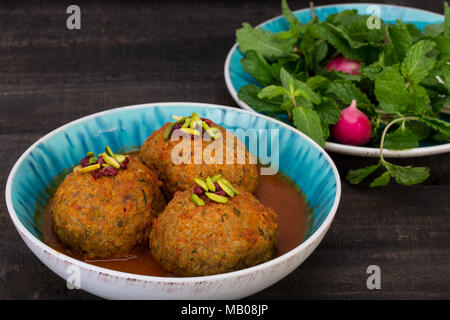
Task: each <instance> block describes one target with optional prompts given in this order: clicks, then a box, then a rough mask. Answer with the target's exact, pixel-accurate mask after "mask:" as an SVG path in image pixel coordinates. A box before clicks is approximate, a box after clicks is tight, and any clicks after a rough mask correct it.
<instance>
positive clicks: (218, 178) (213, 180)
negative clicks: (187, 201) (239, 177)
mask: <svg viewBox="0 0 450 320" xmlns="http://www.w3.org/2000/svg"><path fill="white" fill-rule="evenodd" d="M194 181H195V183H196V184H197V185H196V186H195V187H194V189H193V194H192V195H191V200H192V202H194V203H195V204H197V203H198V201H197V202H195V201H194V200H193V197H194V196H195V197H196V199H197V198H198V199H200V200H202V198H200V197H201V196H203V195H205V196H206V197H208V199H210V200H212V201H215V202H219V203H226V202H227V201H228V197H229V198H233V197H234V196H235V195H238V194H239V192H238V191H237V190H236V189H235V188H234V187H233V185H232V184H231V182H229V181H228V180H227V179H225V178H222V175H221V174H216V175H215V176H213V177H207V178H206V179H205V180H203V179H200V178H194Z"/></svg>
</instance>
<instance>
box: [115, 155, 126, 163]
mask: <svg viewBox="0 0 450 320" xmlns="http://www.w3.org/2000/svg"><path fill="white" fill-rule="evenodd" d="M126 158H127V157H126V156H124V155H123V154H115V155H114V159H116V161H117V162H118V163H122V162H124V161H125V159H126Z"/></svg>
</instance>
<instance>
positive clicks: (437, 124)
mask: <svg viewBox="0 0 450 320" xmlns="http://www.w3.org/2000/svg"><path fill="white" fill-rule="evenodd" d="M420 120H421V121H422V122H424V123H425V124H427V125H428V126H429V127H431V128H433V129H436V130H438V131H439V132H442V133H443V134H445V135H450V122H447V121H444V120H441V119H438V118H433V117H430V116H426V115H422V116H420Z"/></svg>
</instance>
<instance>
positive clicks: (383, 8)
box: [224, 3, 450, 158]
mask: <svg viewBox="0 0 450 320" xmlns="http://www.w3.org/2000/svg"><path fill="white" fill-rule="evenodd" d="M371 6H376V7H377V8H379V10H380V12H379V13H377V14H379V16H380V17H381V18H382V19H383V20H384V21H385V22H386V23H395V22H396V20H398V19H401V20H402V21H403V22H410V23H412V24H414V25H415V26H416V27H418V28H419V29H421V30H423V28H424V27H425V26H426V25H427V24H436V23H441V22H442V21H444V16H443V15H441V14H437V13H434V12H430V11H426V10H420V9H414V8H408V7H402V6H396V5H385V4H370V3H361V4H357V3H347V4H338V5H326V6H318V7H315V8H314V11H315V13H316V15H317V17H318V18H319V20H325V19H326V18H327V17H328V16H329V15H331V14H334V13H337V12H341V11H344V10H349V9H356V10H357V11H358V13H360V14H369V15H371V14H373V11H371V10H370V8H371ZM368 9H369V12H368V11H367V10H368ZM294 14H295V16H296V17H297V18H298V19H299V20H300V22H301V23H307V22H308V21H310V20H311V10H310V9H309V8H306V9H301V10H297V11H295V12H294ZM259 26H260V27H261V28H262V29H264V30H268V31H270V32H273V33H276V32H280V31H284V30H288V29H289V23H288V22H287V21H286V19H285V18H284V17H283V16H278V17H275V18H273V19H271V20H268V21H265V22H263V23H262V24H260V25H259ZM243 57H244V55H243V54H242V52H240V51H239V47H238V45H237V44H235V45H234V46H233V47H232V48H231V50H230V52H229V53H228V56H227V59H226V61H225V67H224V75H225V82H226V85H227V88H228V91H229V92H230V94H231V96H232V97H233V99H234V101H236V103H237V104H238V105H239V106H240V107H241V108H243V109H245V110H250V111H254V110H253V109H252V108H251V107H250V106H249V105H247V104H246V103H244V102H243V101H241V100H239V97H238V95H237V93H238V92H239V89H241V88H242V87H243V86H245V85H247V84H254V85H258V83H257V82H256V80H255V79H254V78H253V77H252V76H251V75H250V74H248V73H247V72H245V71H244V70H243V69H242V66H241V59H242V58H243ZM445 119H446V120H447V119H448V117H447V118H445ZM325 148H326V149H327V150H328V151H333V152H338V153H343V154H349V155H356V156H365V157H379V149H378V148H371V147H357V146H349V145H344V144H340V143H335V142H328V141H327V143H326V147H325ZM444 152H450V143H446V144H434V145H431V144H423V145H421V146H420V147H419V148H414V149H409V150H387V149H386V150H384V151H383V155H384V156H385V157H391V158H395V157H398V158H406V157H418V156H427V155H433V154H439V153H444Z"/></svg>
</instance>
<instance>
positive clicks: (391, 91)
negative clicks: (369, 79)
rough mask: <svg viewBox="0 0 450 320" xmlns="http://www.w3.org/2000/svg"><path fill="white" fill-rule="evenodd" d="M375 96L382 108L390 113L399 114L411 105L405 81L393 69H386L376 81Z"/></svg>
mask: <svg viewBox="0 0 450 320" xmlns="http://www.w3.org/2000/svg"><path fill="white" fill-rule="evenodd" d="M375 96H376V97H377V100H378V102H379V103H380V108H381V109H383V110H384V111H386V112H388V113H397V112H398V111H399V110H404V109H406V108H407V107H408V105H409V104H410V98H409V94H408V91H407V90H406V83H405V80H404V79H403V77H402V76H401V75H400V73H399V72H398V71H397V70H396V69H395V68H393V67H388V68H386V69H385V70H384V71H383V72H381V73H380V75H379V76H378V78H377V79H376V80H375Z"/></svg>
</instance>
